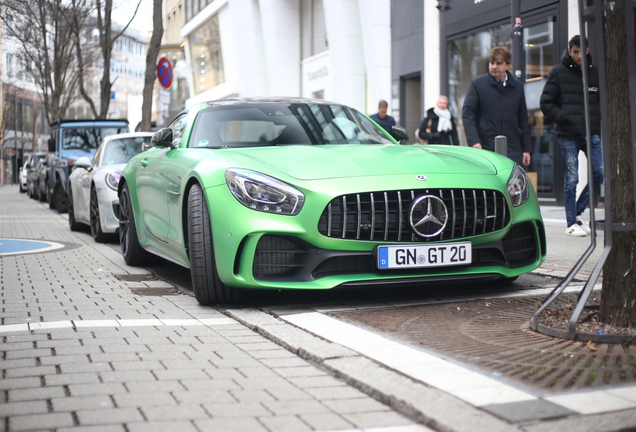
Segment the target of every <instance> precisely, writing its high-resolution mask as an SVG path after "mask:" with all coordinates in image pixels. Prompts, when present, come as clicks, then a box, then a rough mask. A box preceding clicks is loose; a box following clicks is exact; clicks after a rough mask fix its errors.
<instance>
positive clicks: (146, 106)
mask: <svg viewBox="0 0 636 432" xmlns="http://www.w3.org/2000/svg"><path fill="white" fill-rule="evenodd" d="M152 26H153V31H152V37H151V38H150V45H149V46H148V54H147V55H146V74H145V75H144V90H143V102H142V104H141V123H140V125H139V129H140V130H142V131H148V130H150V120H151V114H152V93H153V88H154V84H155V77H156V75H155V67H156V64H157V56H158V55H159V49H160V48H161V38H162V37H163V8H162V0H152Z"/></svg>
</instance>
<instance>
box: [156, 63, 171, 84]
mask: <svg viewBox="0 0 636 432" xmlns="http://www.w3.org/2000/svg"><path fill="white" fill-rule="evenodd" d="M157 78H159V84H161V87H163V88H165V89H167V88H170V86H171V85H172V63H170V60H169V59H167V58H166V57H161V58H160V59H159V63H157Z"/></svg>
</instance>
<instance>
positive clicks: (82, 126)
mask: <svg viewBox="0 0 636 432" xmlns="http://www.w3.org/2000/svg"><path fill="white" fill-rule="evenodd" d="M128 131H129V128H128V120H124V119H122V120H86V119H80V120H56V121H54V122H52V123H51V136H50V138H49V141H48V145H49V157H48V158H47V164H46V175H45V178H44V182H45V184H46V186H45V190H46V196H47V197H48V198H47V201H48V203H49V207H50V208H55V209H57V211H59V212H60V213H66V211H67V210H68V196H67V193H66V185H67V183H68V176H69V175H70V173H71V170H72V169H73V165H74V164H75V161H76V160H77V159H79V158H80V157H82V156H86V157H88V158H89V159H90V160H91V161H92V160H93V156H94V155H95V152H96V151H97V147H98V146H99V144H100V143H101V142H102V139H103V138H104V137H107V136H109V135H114V134H118V133H124V132H128Z"/></svg>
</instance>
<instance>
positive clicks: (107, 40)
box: [71, 0, 141, 119]
mask: <svg viewBox="0 0 636 432" xmlns="http://www.w3.org/2000/svg"><path fill="white" fill-rule="evenodd" d="M87 1H91V0H71V4H73V5H77V7H78V8H79V9H80V10H86V8H85V3H86V2H87ZM94 5H95V8H94V14H95V19H94V20H92V19H91V18H90V17H89V16H84V17H82V16H79V14H76V15H75V19H76V20H77V22H76V23H74V24H73V25H72V28H73V30H74V32H75V53H76V56H77V59H78V61H77V63H78V65H77V66H78V69H79V71H80V75H81V76H82V77H86V76H87V73H86V72H87V71H86V69H87V67H89V66H91V65H94V63H95V61H96V60H97V58H99V59H101V60H102V62H103V65H104V67H103V68H102V77H101V79H100V86H99V110H98V109H97V107H96V106H95V103H94V101H93V99H92V97H91V96H90V95H89V94H88V92H87V90H86V88H85V83H84V82H83V81H82V82H80V83H79V92H80V94H81V95H82V97H83V98H84V100H85V101H86V102H88V105H89V106H90V108H91V111H92V112H93V115H94V116H95V118H99V119H105V118H106V117H107V115H108V109H109V107H110V93H111V91H112V85H113V82H112V81H111V78H110V62H111V59H112V54H113V47H114V45H115V41H117V39H119V38H120V37H121V36H122V35H123V34H124V33H125V32H126V30H127V29H128V27H129V26H130V23H131V22H132V21H133V19H134V18H135V16H136V15H137V11H138V10H139V7H140V5H141V0H137V5H136V7H135V12H134V13H133V14H132V16H131V18H130V20H129V21H128V23H126V25H124V26H123V28H118V29H117V30H115V29H114V28H113V20H112V10H113V0H94ZM92 22H94V23H95V34H97V35H98V36H97V38H98V47H99V49H98V52H99V56H95V55H94V54H95V50H94V48H93V47H92V45H91V42H90V41H91V38H90V37H88V33H91V34H92V31H91V29H88V30H89V31H88V32H87V31H84V32H83V30H86V26H87V24H90V23H92Z"/></svg>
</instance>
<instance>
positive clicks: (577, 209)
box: [559, 135, 604, 226]
mask: <svg viewBox="0 0 636 432" xmlns="http://www.w3.org/2000/svg"><path fill="white" fill-rule="evenodd" d="M559 145H560V147H561V157H562V160H563V183H564V194H563V198H564V200H565V217H566V219H567V224H568V225H567V226H571V225H573V224H575V223H576V216H577V215H580V214H581V213H583V212H584V211H585V209H586V207H587V206H588V204H589V202H590V190H589V180H588V184H586V185H585V188H584V189H583V190H582V191H581V195H580V196H579V199H578V200H577V199H576V185H577V184H578V183H579V152H580V151H582V152H583V153H585V156H587V144H586V141H585V138H583V137H559ZM592 178H593V181H594V192H595V194H596V195H595V196H596V198H597V199H598V196H599V194H600V192H601V184H603V179H604V171H603V149H602V147H601V139H600V138H599V136H598V135H592Z"/></svg>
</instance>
